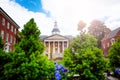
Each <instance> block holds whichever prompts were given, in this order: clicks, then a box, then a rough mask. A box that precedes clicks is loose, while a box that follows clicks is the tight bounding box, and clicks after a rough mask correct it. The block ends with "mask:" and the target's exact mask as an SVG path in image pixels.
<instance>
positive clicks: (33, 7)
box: [15, 0, 44, 12]
mask: <svg viewBox="0 0 120 80" xmlns="http://www.w3.org/2000/svg"><path fill="white" fill-rule="evenodd" d="M15 2H16V3H18V4H20V5H21V6H24V7H25V8H27V9H28V10H30V11H34V12H44V10H43V9H42V3H41V0H15Z"/></svg>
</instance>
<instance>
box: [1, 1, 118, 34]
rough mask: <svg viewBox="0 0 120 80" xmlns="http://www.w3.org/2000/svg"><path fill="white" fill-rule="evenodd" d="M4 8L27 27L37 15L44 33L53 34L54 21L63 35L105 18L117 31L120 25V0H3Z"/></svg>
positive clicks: (21, 26)
mask: <svg viewBox="0 0 120 80" xmlns="http://www.w3.org/2000/svg"><path fill="white" fill-rule="evenodd" d="M0 7H1V8H3V9H4V11H5V12H6V13H7V14H8V15H9V16H10V17H11V18H12V19H13V20H14V21H15V22H16V23H17V24H18V25H19V26H20V30H21V29H23V26H24V24H26V22H28V21H29V20H30V19H31V18H34V20H35V22H36V24H37V26H38V27H39V29H40V31H41V34H42V35H51V31H52V29H53V27H54V21H57V22H58V28H59V29H60V31H61V32H60V33H61V34H62V35H77V34H79V32H78V31H77V24H78V22H79V21H81V20H82V21H84V22H85V23H87V26H89V25H90V22H91V21H92V20H94V19H98V20H102V21H103V22H104V24H105V25H106V26H107V27H108V28H110V29H111V30H114V29H116V28H118V27H120V0H0Z"/></svg>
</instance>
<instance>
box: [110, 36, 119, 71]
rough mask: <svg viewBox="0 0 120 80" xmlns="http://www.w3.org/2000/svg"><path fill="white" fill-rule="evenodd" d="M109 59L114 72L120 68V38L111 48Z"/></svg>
mask: <svg viewBox="0 0 120 80" xmlns="http://www.w3.org/2000/svg"><path fill="white" fill-rule="evenodd" d="M108 57H109V60H110V66H111V68H112V70H113V71H114V70H115V68H120V38H118V39H117V41H116V42H115V43H114V44H113V45H112V46H111V48H110V50H109V54H108Z"/></svg>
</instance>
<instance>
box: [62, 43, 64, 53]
mask: <svg viewBox="0 0 120 80" xmlns="http://www.w3.org/2000/svg"><path fill="white" fill-rule="evenodd" d="M62 49H63V51H64V41H63V42H62ZM63 51H62V52H63Z"/></svg>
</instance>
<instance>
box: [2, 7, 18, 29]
mask: <svg viewBox="0 0 120 80" xmlns="http://www.w3.org/2000/svg"><path fill="white" fill-rule="evenodd" d="M0 12H1V13H2V14H3V15H4V16H5V17H6V18H8V19H9V20H10V21H11V22H12V23H13V24H14V25H16V26H17V28H18V29H19V28H20V26H19V25H18V24H17V23H16V22H15V21H14V20H13V19H12V18H11V17H10V16H9V15H8V14H7V13H6V12H5V11H4V10H3V9H2V8H1V7H0Z"/></svg>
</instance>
